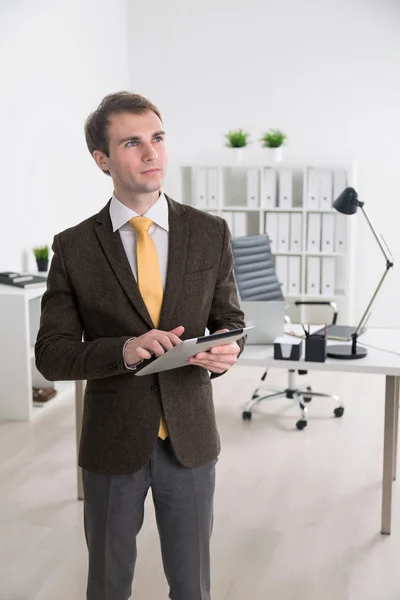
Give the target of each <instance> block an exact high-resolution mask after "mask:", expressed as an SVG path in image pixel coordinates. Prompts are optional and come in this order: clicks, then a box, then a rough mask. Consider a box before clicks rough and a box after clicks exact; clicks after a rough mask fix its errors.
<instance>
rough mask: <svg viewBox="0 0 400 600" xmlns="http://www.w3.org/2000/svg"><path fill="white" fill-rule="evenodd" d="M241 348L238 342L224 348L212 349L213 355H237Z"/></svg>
mask: <svg viewBox="0 0 400 600" xmlns="http://www.w3.org/2000/svg"><path fill="white" fill-rule="evenodd" d="M239 350H240V348H239V346H238V345H237V343H236V342H234V343H233V344H225V345H224V346H215V347H214V348H211V350H210V352H211V354H237V353H238V352H239Z"/></svg>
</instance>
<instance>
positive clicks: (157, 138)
mask: <svg viewBox="0 0 400 600" xmlns="http://www.w3.org/2000/svg"><path fill="white" fill-rule="evenodd" d="M154 140H155V141H156V142H162V141H163V138H162V136H161V135H156V137H155V138H154Z"/></svg>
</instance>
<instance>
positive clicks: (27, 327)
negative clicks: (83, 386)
mask: <svg viewBox="0 0 400 600" xmlns="http://www.w3.org/2000/svg"><path fill="white" fill-rule="evenodd" d="M45 289H46V288H45V286H43V287H40V288H31V289H29V288H27V289H20V288H13V287H12V286H9V285H1V284H0V332H1V336H0V419H11V420H17V421H29V420H31V419H34V418H35V417H37V416H39V415H42V414H43V413H45V412H46V411H47V410H49V409H50V408H52V407H53V406H54V405H55V404H57V403H59V402H61V401H63V400H66V399H67V398H71V399H72V398H73V394H74V382H72V381H68V382H65V381H62V382H54V383H53V382H49V381H47V380H46V379H44V377H43V376H42V375H41V374H40V373H39V372H38V370H37V369H36V366H35V358H34V344H35V341H36V336H37V332H38V329H39V322H40V304H41V298H42V295H43V293H44V291H45ZM32 386H34V387H50V386H54V387H55V389H56V390H57V394H56V396H55V397H54V398H52V399H51V400H49V401H48V402H44V403H43V404H41V405H40V406H37V405H34V403H33V399H32Z"/></svg>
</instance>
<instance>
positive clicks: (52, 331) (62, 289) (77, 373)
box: [35, 236, 132, 381]
mask: <svg viewBox="0 0 400 600" xmlns="http://www.w3.org/2000/svg"><path fill="white" fill-rule="evenodd" d="M52 249H53V252H54V256H53V259H52V262H51V267H50V271H49V275H48V279H47V290H46V292H45V293H44V295H43V298H42V313H41V318H40V328H39V333H38V336H37V340H36V344H35V360H36V367H37V369H38V371H39V372H40V373H41V374H42V375H43V376H44V377H45V378H46V379H48V380H49V381H62V380H77V379H86V380H90V379H100V378H104V377H110V376H112V375H120V374H121V373H126V372H129V371H127V369H125V365H124V361H123V347H124V344H125V342H126V341H127V340H129V339H130V338H131V337H132V336H124V337H116V338H99V339H96V340H94V341H91V342H83V341H82V336H83V326H82V322H81V319H80V315H79V308H78V303H77V299H76V295H75V291H74V290H73V288H72V286H71V283H70V281H69V278H68V274H67V272H66V269H65V265H64V261H63V255H62V249H61V242H60V239H59V236H55V238H54V241H53V246H52Z"/></svg>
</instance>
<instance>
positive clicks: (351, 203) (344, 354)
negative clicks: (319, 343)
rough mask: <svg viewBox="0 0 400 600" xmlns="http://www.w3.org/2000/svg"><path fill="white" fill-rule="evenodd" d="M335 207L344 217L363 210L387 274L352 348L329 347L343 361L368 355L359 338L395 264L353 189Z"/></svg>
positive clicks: (344, 345) (370, 304)
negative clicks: (358, 209) (358, 341)
mask: <svg viewBox="0 0 400 600" xmlns="http://www.w3.org/2000/svg"><path fill="white" fill-rule="evenodd" d="M333 206H334V208H336V210H337V211H338V212H340V213H342V214H344V215H354V214H355V213H356V212H357V208H360V209H361V211H362V212H363V213H364V216H365V218H366V219H367V223H368V225H369V226H370V229H371V231H372V233H373V235H374V238H375V239H376V241H377V242H378V244H379V247H380V249H381V251H382V254H383V256H384V257H385V260H386V267H385V272H384V273H383V275H382V277H381V279H380V281H379V283H378V286H377V288H376V290H375V291H374V293H373V295H372V298H371V300H370V301H369V303H368V306H367V308H366V309H365V312H364V314H363V316H362V317H361V319H360V322H359V324H358V326H357V329H356V330H355V331H354V333H352V334H351V337H352V340H353V341H352V344H351V346H350V345H348V344H347V345H346V344H338V345H334V346H328V351H327V354H328V356H330V357H331V358H342V359H353V358H363V357H364V356H366V355H367V349H366V348H363V347H361V346H357V338H358V336H359V335H360V332H361V331H362V329H363V327H364V326H365V324H366V322H367V321H368V319H369V317H370V314H371V313H370V309H371V306H372V304H373V302H374V300H375V298H376V297H377V295H378V292H379V290H380V289H381V287H382V284H383V282H384V280H385V278H386V275H387V274H388V273H389V270H390V269H391V268H392V267H393V265H394V262H393V257H392V255H391V253H390V251H389V249H388V247H387V245H386V242H385V241H384V240H383V243H382V241H381V239H380V238H379V236H378V234H377V233H376V231H375V229H374V227H373V225H372V223H371V221H370V219H369V217H368V215H367V213H366V212H365V209H364V202H360V200H359V199H358V196H357V192H356V190H355V189H353V188H351V187H349V188H346V189H345V190H344V191H343V192H342V193H341V194H340V196H338V198H336V200H335V202H334V203H333ZM382 239H383V238H382Z"/></svg>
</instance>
